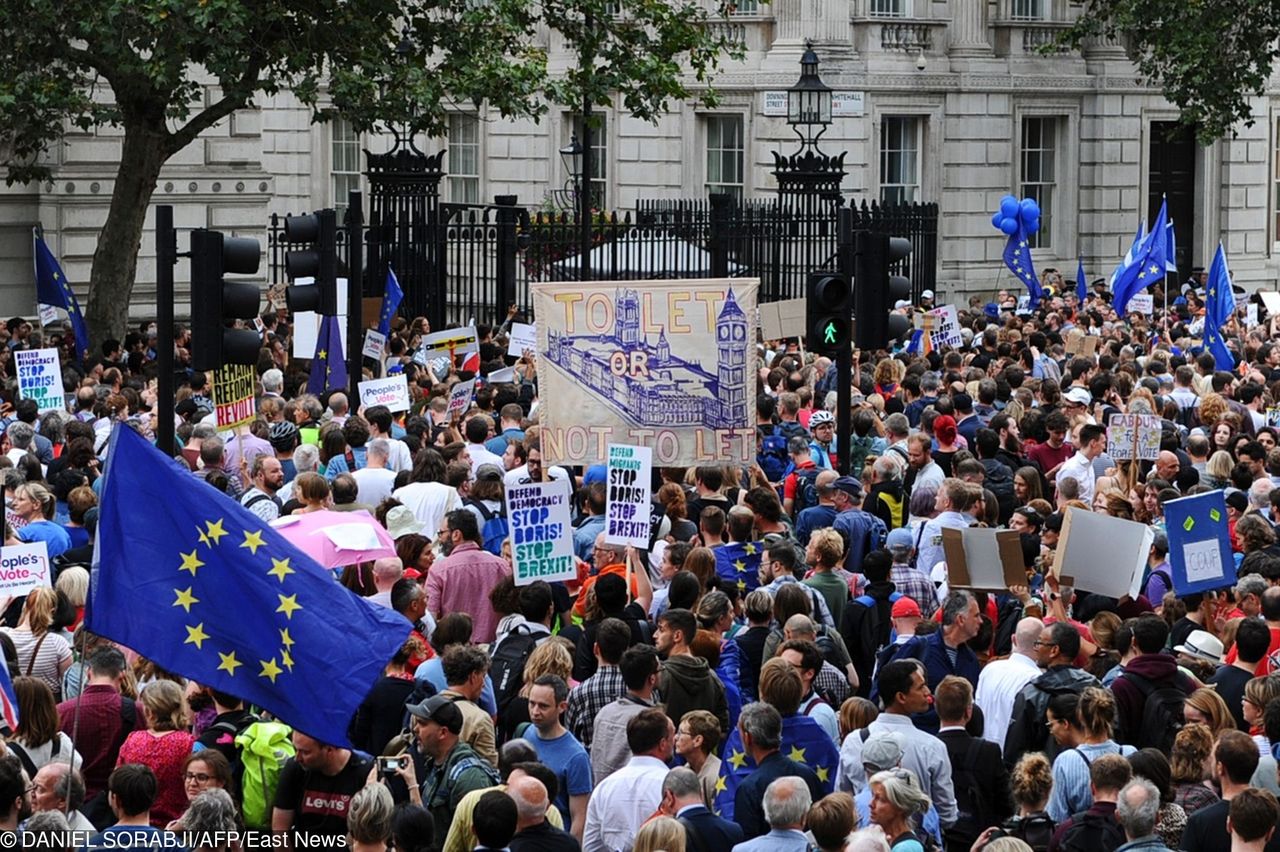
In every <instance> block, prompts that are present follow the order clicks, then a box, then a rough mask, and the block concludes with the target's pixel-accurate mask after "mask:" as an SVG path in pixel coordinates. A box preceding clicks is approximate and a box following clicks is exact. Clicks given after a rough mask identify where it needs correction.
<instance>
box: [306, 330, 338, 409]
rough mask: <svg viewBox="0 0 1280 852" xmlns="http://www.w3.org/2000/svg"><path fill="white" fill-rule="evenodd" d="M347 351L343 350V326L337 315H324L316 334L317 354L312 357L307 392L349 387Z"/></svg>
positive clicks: (321, 391) (316, 393)
mask: <svg viewBox="0 0 1280 852" xmlns="http://www.w3.org/2000/svg"><path fill="white" fill-rule="evenodd" d="M346 358H347V353H346V352H344V351H343V350H342V327H341V326H340V325H339V323H338V318H337V317H322V318H321V319H320V333H319V334H317V335H316V355H315V357H314V358H312V359H311V375H310V376H309V377H308V378H307V393H312V394H315V395H316V396H320V395H321V394H322V393H324V392H325V391H327V390H329V389H331V388H338V389H339V390H343V389H345V388H346V387H347V361H346Z"/></svg>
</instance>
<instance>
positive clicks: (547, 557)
mask: <svg viewBox="0 0 1280 852" xmlns="http://www.w3.org/2000/svg"><path fill="white" fill-rule="evenodd" d="M507 522H508V525H509V526H510V527H511V533H510V541H511V567H512V572H513V574H514V576H515V581H516V585H517V586H527V585H529V584H530V583H532V582H534V581H535V580H546V581H547V582H548V583H554V582H556V581H557V580H572V579H575V578H576V577H577V576H578V566H577V563H576V562H574V559H573V525H572V521H571V519H570V516H569V482H568V480H565V479H552V480H549V481H547V482H529V483H526V484H524V485H508V486H507Z"/></svg>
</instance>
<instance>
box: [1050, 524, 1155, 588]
mask: <svg viewBox="0 0 1280 852" xmlns="http://www.w3.org/2000/svg"><path fill="white" fill-rule="evenodd" d="M1154 538H1155V533H1154V532H1152V530H1151V527H1149V526H1147V525H1146V524H1140V523H1137V522H1136V521H1126V520H1124V519H1123V518H1113V517H1111V516H1110V515H1100V514H1098V513H1097V512H1090V511H1088V510H1087V509H1077V508H1075V507H1074V506H1069V507H1068V508H1067V516H1066V519H1065V520H1064V521H1063V522H1062V533H1061V535H1060V536H1059V538H1058V549H1057V551H1056V552H1055V554H1054V559H1053V573H1054V576H1056V577H1057V578H1058V580H1059V582H1061V583H1063V584H1065V585H1068V586H1073V587H1075V588H1077V589H1081V590H1083V591H1086V592H1096V593H1097V594H1100V595H1106V596H1108V597H1113V598H1120V597H1124V596H1125V595H1128V596H1129V597H1131V598H1136V597H1137V596H1138V591H1139V590H1140V589H1141V587H1142V574H1143V572H1144V571H1145V569H1146V567H1147V557H1148V556H1149V555H1150V553H1151V542H1152V540H1153V539H1154Z"/></svg>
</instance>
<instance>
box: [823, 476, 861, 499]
mask: <svg viewBox="0 0 1280 852" xmlns="http://www.w3.org/2000/svg"><path fill="white" fill-rule="evenodd" d="M831 487H832V488H834V489H836V490H837V491H843V492H844V493H845V494H848V495H849V496H850V497H861V496H862V483H861V482H859V481H858V480H856V479H854V478H853V477H852V476H842V477H840V478H839V479H837V480H836V481H835V482H833V483H831Z"/></svg>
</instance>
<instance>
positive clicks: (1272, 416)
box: [1267, 406, 1280, 426]
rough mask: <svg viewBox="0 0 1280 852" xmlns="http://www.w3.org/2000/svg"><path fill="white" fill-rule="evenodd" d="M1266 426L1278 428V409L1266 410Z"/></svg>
mask: <svg viewBox="0 0 1280 852" xmlns="http://www.w3.org/2000/svg"><path fill="white" fill-rule="evenodd" d="M1267 425H1268V426H1280V408H1276V407H1274V406H1273V407H1271V408H1268V409H1267Z"/></svg>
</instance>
